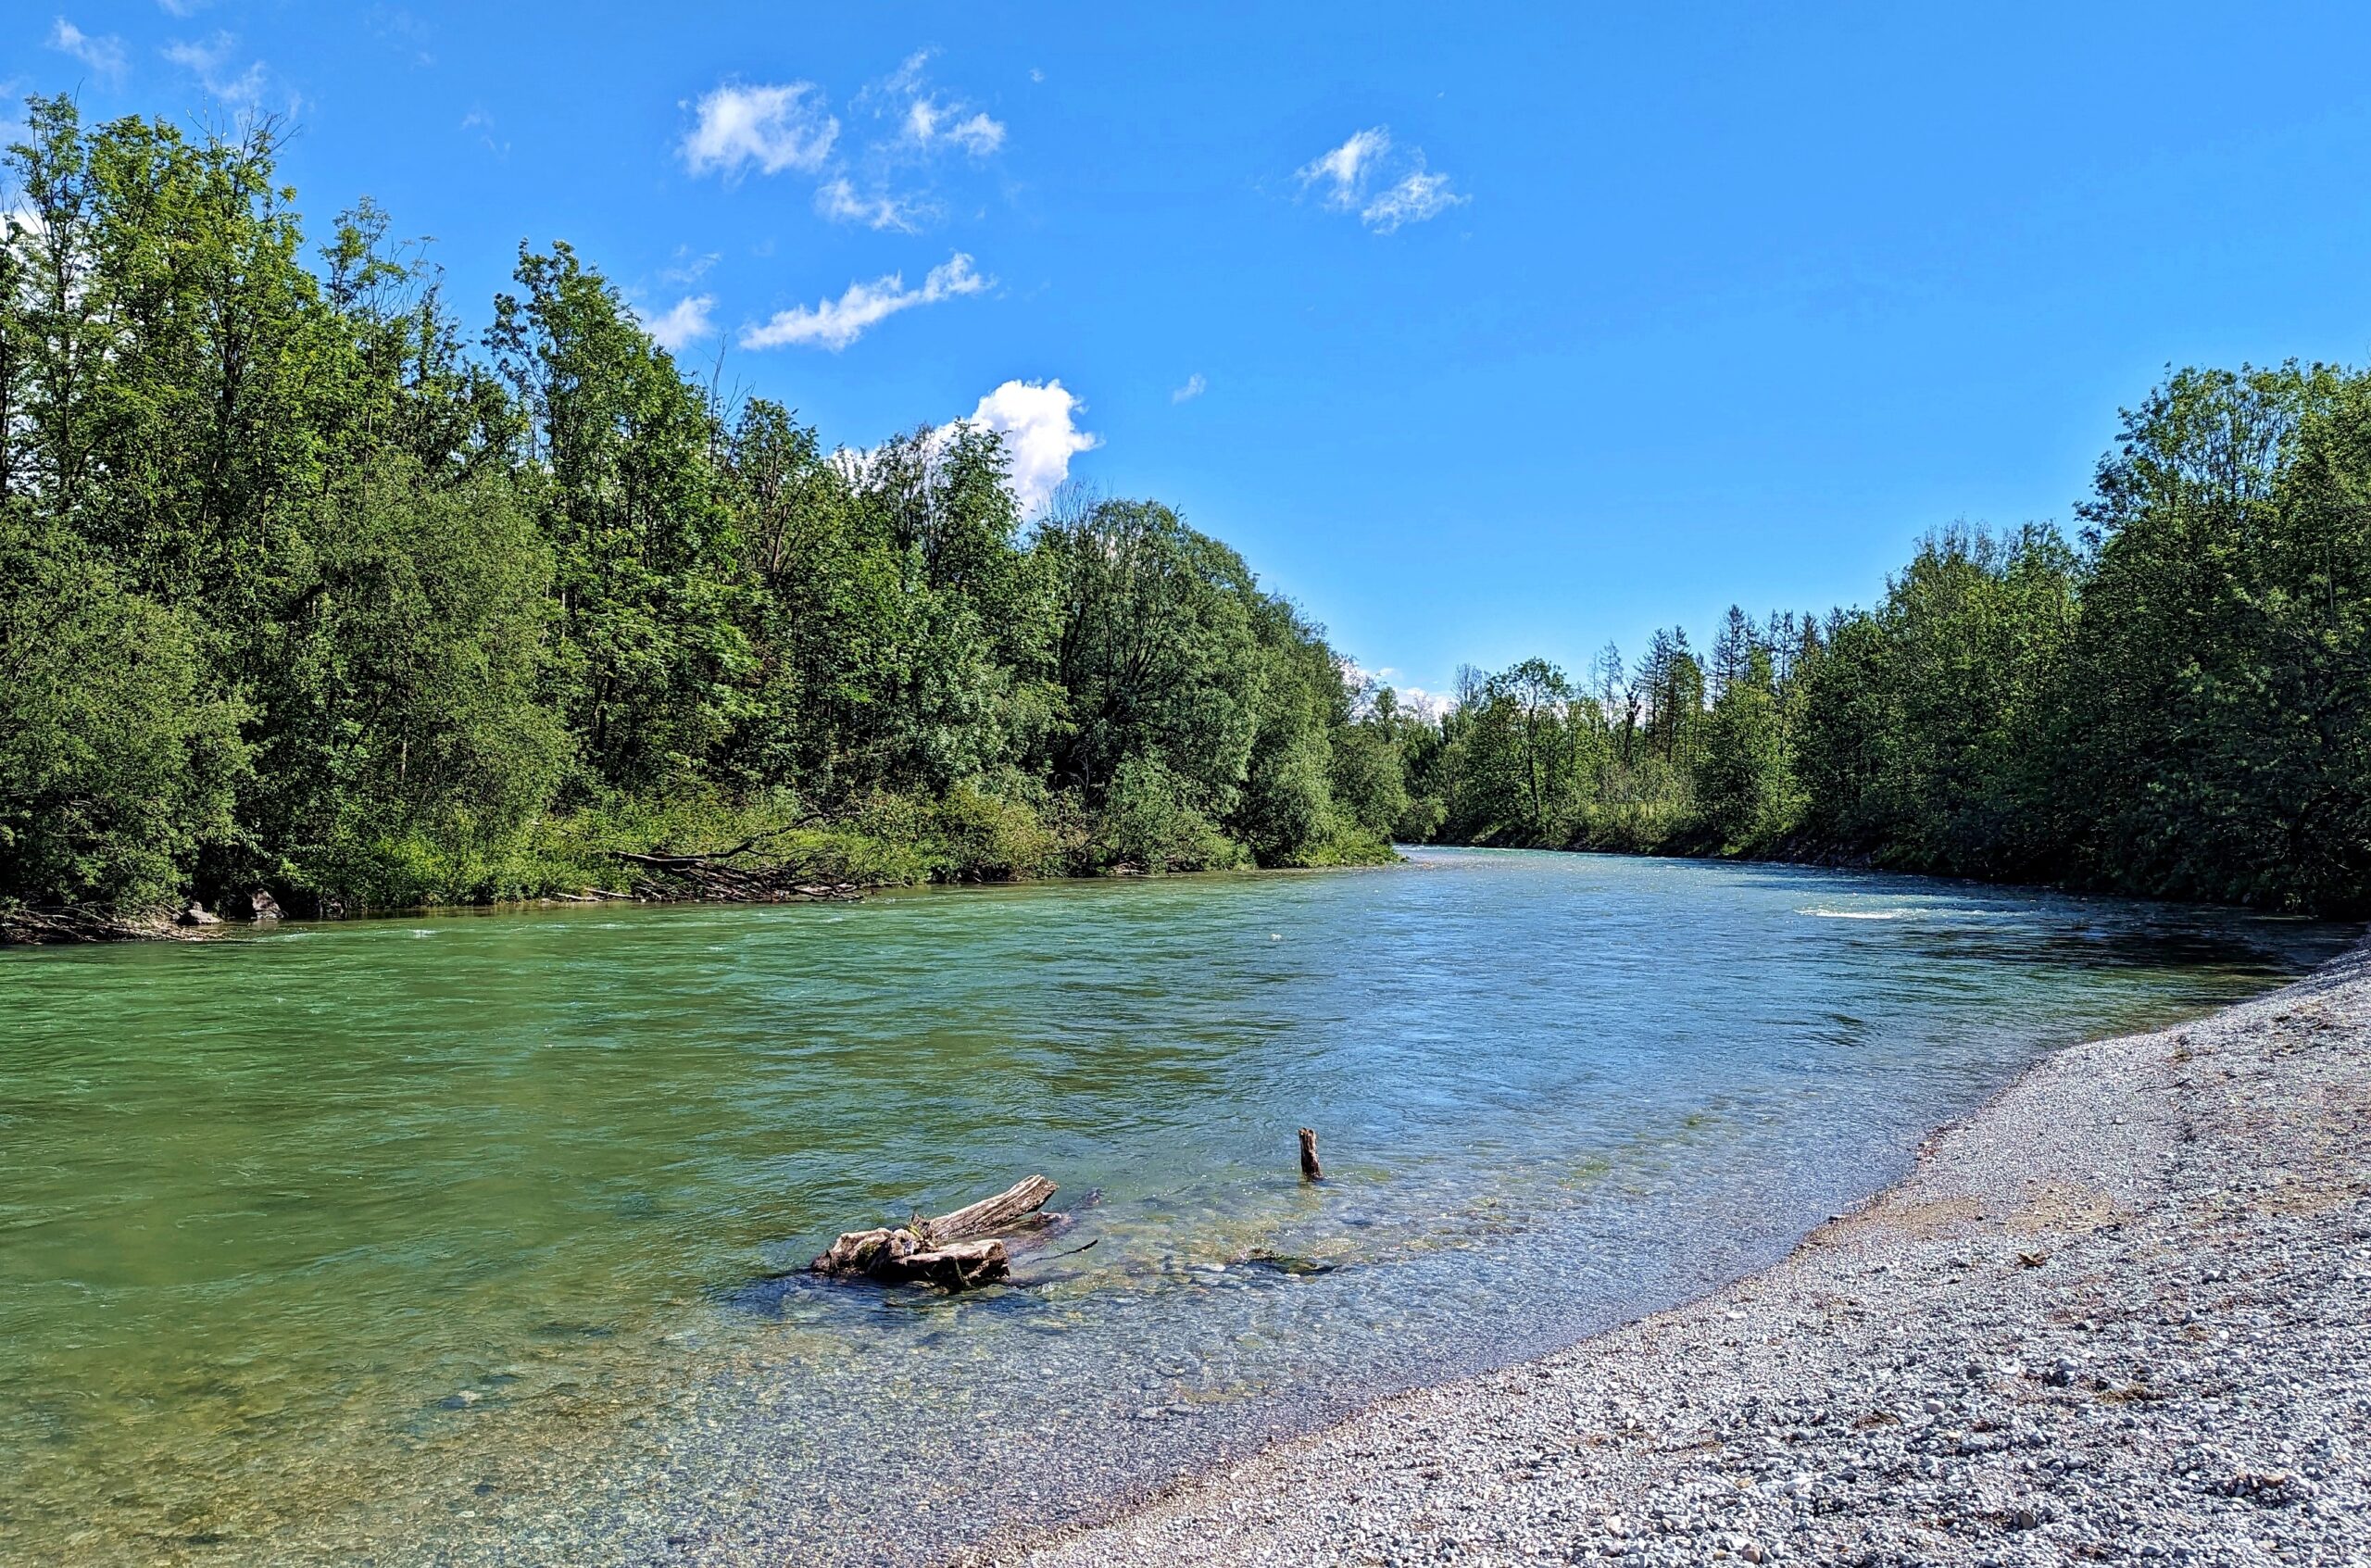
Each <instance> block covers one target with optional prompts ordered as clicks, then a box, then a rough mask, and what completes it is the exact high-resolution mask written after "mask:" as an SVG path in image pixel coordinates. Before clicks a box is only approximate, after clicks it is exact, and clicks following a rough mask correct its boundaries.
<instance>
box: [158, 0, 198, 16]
mask: <svg viewBox="0 0 2371 1568" xmlns="http://www.w3.org/2000/svg"><path fill="white" fill-rule="evenodd" d="M206 5H207V0H157V9H158V10H160V11H162V12H164V13H165V14H166V15H167V16H169V17H194V16H195V15H197V13H198V12H200V11H202V10H204V9H206Z"/></svg>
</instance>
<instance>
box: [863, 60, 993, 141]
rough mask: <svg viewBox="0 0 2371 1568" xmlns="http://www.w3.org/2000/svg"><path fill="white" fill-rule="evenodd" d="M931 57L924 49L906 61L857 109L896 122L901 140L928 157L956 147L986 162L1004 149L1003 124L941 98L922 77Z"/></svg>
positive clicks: (867, 94)
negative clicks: (938, 149)
mask: <svg viewBox="0 0 2371 1568" xmlns="http://www.w3.org/2000/svg"><path fill="white" fill-rule="evenodd" d="M931 54H932V51H931V50H928V49H922V50H917V51H916V52H915V53H913V54H911V55H909V56H906V58H905V60H904V61H903V63H901V64H900V65H899V66H898V67H897V69H896V70H894V71H891V72H890V73H889V75H888V76H887V77H886V78H884V80H883V81H882V82H880V83H879V84H878V85H877V86H873V87H870V88H867V89H866V90H865V92H864V93H863V94H861V95H860V96H859V99H858V102H859V105H864V106H867V107H871V108H872V111H873V112H874V113H875V114H880V115H884V116H886V117H892V118H895V119H896V120H897V139H898V140H899V141H901V142H903V143H904V144H906V145H907V146H908V147H909V148H920V149H922V150H923V151H925V152H927V151H929V150H931V149H933V148H935V147H940V146H954V147H958V148H960V149H961V150H962V151H964V152H967V153H970V154H971V155H972V157H987V156H988V155H989V154H990V153H993V152H995V151H996V150H997V148H999V147H1001V146H1003V145H1004V137H1005V128H1004V124H1003V122H1002V121H1000V120H998V119H994V118H992V117H991V116H990V115H988V114H987V112H986V111H985V110H982V109H975V108H973V107H972V106H971V105H970V104H968V103H965V102H963V101H962V100H961V99H960V98H941V97H939V95H938V94H936V93H935V92H933V91H932V90H931V87H930V84H929V82H927V81H925V80H924V76H923V68H924V67H925V66H927V65H929V64H930V57H931Z"/></svg>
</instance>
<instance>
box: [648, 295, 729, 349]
mask: <svg viewBox="0 0 2371 1568" xmlns="http://www.w3.org/2000/svg"><path fill="white" fill-rule="evenodd" d="M715 308H716V296H715V295H712V294H696V295H687V296H685V297H684V298H682V299H679V300H677V301H676V302H675V303H674V305H673V306H671V307H670V308H669V309H668V310H667V311H666V312H665V313H664V314H662V315H659V316H654V317H650V318H648V319H646V320H645V321H644V322H643V323H642V325H643V330H644V331H645V332H648V333H649V334H650V335H651V336H652V337H654V338H656V339H658V340H659V347H661V348H663V349H665V350H667V352H669V353H670V354H677V353H681V352H682V351H683V350H684V347H685V346H686V345H691V344H695V343H697V342H699V340H700V339H702V338H704V337H714V336H715V335H716V322H715V321H714V320H711V319H710V318H709V311H711V310H713V309H715Z"/></svg>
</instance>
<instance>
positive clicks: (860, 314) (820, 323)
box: [741, 251, 996, 354]
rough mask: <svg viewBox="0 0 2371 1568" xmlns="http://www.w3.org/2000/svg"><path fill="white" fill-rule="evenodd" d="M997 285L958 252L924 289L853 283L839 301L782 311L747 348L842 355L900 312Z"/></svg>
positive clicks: (883, 281)
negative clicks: (794, 346) (827, 351)
mask: <svg viewBox="0 0 2371 1568" xmlns="http://www.w3.org/2000/svg"><path fill="white" fill-rule="evenodd" d="M995 281H996V280H994V279H993V278H984V277H982V276H981V275H980V274H979V272H978V271H977V270H974V269H973V267H972V258H971V257H969V256H966V255H965V254H963V253H962V252H961V251H957V252H956V253H955V254H954V255H953V256H951V257H947V259H946V260H945V261H943V262H941V263H939V264H938V265H937V266H935V267H934V268H932V269H931V270H930V275H929V276H928V277H926V278H924V279H923V280H922V287H920V288H918V289H910V288H908V287H906V280H905V275H904V274H903V273H899V272H892V273H890V274H889V275H888V276H886V277H883V278H875V279H874V280H873V281H872V282H869V283H850V284H849V285H848V286H847V293H845V294H843V295H840V297H839V298H837V299H827V300H825V301H823V302H822V304H820V305H801V306H797V307H793V308H791V309H788V310H782V311H777V312H775V314H774V315H773V317H772V320H768V321H767V322H765V324H764V325H762V326H755V327H746V328H744V329H742V332H741V346H742V347H744V348H780V347H782V346H784V345H786V344H798V345H807V346H811V347H815V348H828V349H830V350H831V351H832V352H833V353H834V354H837V353H838V352H839V351H840V350H841V349H843V348H846V347H847V345H850V344H852V343H854V342H855V341H856V340H857V339H858V338H859V337H861V336H863V335H864V333H865V332H866V331H867V330H868V329H870V328H872V327H873V326H876V325H878V324H879V323H881V322H883V321H885V320H888V319H889V318H890V317H892V316H895V315H896V314H897V312H898V311H900V310H910V309H912V308H913V307H915V306H917V305H935V304H937V303H938V302H939V301H940V300H943V299H952V298H954V297H956V296H957V295H970V294H978V293H979V292H981V291H982V290H983V289H985V288H987V287H988V286H989V285H990V284H991V283H993V282H995Z"/></svg>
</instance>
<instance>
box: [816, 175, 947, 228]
mask: <svg viewBox="0 0 2371 1568" xmlns="http://www.w3.org/2000/svg"><path fill="white" fill-rule="evenodd" d="M815 210H816V211H817V212H819V213H822V215H823V216H824V217H826V218H828V219H830V220H832V221H833V222H834V223H861V224H863V225H864V226H865V227H866V228H868V229H895V230H897V232H900V233H906V234H911V233H915V232H919V231H920V230H921V227H922V219H923V218H924V217H925V216H927V215H928V209H927V208H926V207H923V206H922V205H921V204H920V203H917V202H912V201H909V200H907V199H905V198H904V197H901V196H897V195H895V194H891V193H889V192H886V191H875V192H874V193H872V194H871V195H864V196H860V195H858V194H856V186H855V185H853V184H851V183H850V182H848V181H847V178H846V177H845V176H844V177H842V178H840V179H836V180H826V181H825V182H823V183H822V184H821V185H818V186H816V187H815Z"/></svg>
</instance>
